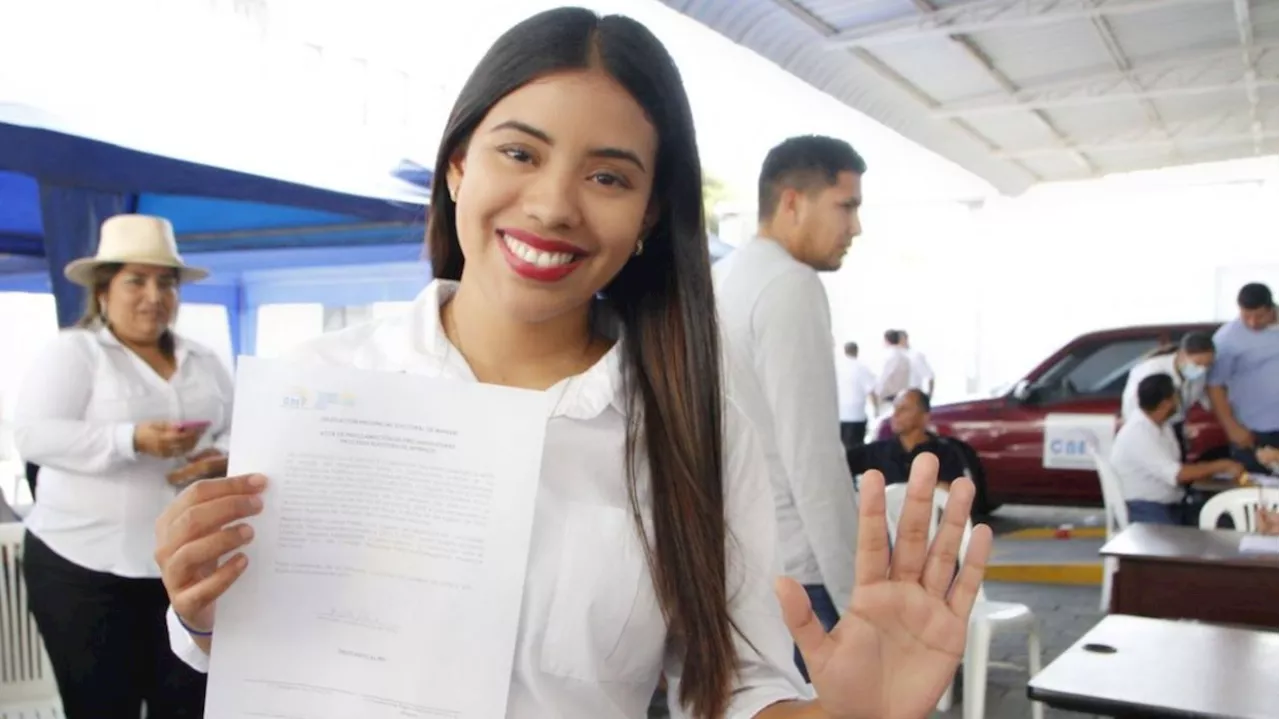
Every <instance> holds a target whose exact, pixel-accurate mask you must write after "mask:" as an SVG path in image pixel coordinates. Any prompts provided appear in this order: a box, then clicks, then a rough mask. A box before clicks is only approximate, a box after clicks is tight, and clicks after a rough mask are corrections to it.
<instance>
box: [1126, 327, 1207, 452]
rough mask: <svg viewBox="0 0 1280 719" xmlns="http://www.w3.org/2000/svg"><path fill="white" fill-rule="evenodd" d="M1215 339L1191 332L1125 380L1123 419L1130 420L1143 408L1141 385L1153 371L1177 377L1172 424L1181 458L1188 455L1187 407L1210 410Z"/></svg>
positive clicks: (1130, 373)
mask: <svg viewBox="0 0 1280 719" xmlns="http://www.w3.org/2000/svg"><path fill="white" fill-rule="evenodd" d="M1213 359H1214V347H1213V338H1212V337H1210V336H1209V335H1207V334H1205V333H1203V332H1190V333H1188V334H1186V335H1183V337H1182V341H1181V342H1179V343H1178V345H1177V346H1176V347H1170V348H1168V349H1165V350H1162V351H1160V352H1157V353H1156V354H1155V355H1153V356H1151V357H1148V358H1147V359H1145V360H1142V361H1141V362H1139V363H1138V364H1136V365H1134V366H1133V368H1132V369H1130V370H1129V380H1128V381H1127V382H1126V383H1125V386H1124V394H1123V395H1122V397H1121V401H1120V419H1121V420H1122V421H1128V420H1129V418H1130V417H1132V416H1133V415H1135V414H1137V413H1138V412H1140V411H1141V410H1140V409H1138V384H1139V383H1140V382H1142V380H1144V379H1146V378H1147V377H1150V376H1151V375H1153V374H1167V375H1169V376H1170V377H1172V378H1173V386H1174V390H1175V391H1176V392H1177V394H1178V399H1179V407H1178V411H1177V413H1176V414H1174V416H1173V419H1172V420H1171V422H1170V426H1171V427H1172V428H1173V434H1174V436H1175V437H1177V438H1178V446H1179V447H1180V448H1181V450H1182V454H1181V455H1180V458H1181V459H1186V456H1187V439H1186V436H1185V435H1184V434H1183V431H1182V425H1183V422H1185V421H1186V412H1185V408H1188V407H1190V406H1191V405H1193V404H1196V403H1199V404H1200V405H1201V406H1202V407H1204V408H1205V409H1209V400H1208V398H1207V397H1206V396H1205V380H1206V378H1207V377H1208V374H1209V367H1211V366H1213Z"/></svg>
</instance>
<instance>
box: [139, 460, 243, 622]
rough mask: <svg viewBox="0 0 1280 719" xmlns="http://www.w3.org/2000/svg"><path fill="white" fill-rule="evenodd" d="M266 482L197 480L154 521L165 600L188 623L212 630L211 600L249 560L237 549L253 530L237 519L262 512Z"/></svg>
mask: <svg viewBox="0 0 1280 719" xmlns="http://www.w3.org/2000/svg"><path fill="white" fill-rule="evenodd" d="M266 486H267V480H266V477H263V476H262V475H256V474H255V475H245V476H241V477H229V478H226V479H207V480H204V481H201V482H197V483H195V484H193V485H191V486H190V487H187V488H186V489H185V490H184V491H183V492H182V494H180V495H178V498H177V499H175V500H174V501H173V503H172V504H170V505H169V507H168V508H167V509H165V511H164V513H163V514H161V515H160V518H159V519H157V520H156V563H157V564H159V565H160V574H161V577H162V578H163V579H164V586H165V590H166V591H168V593H169V603H170V604H172V605H173V609H174V611H175V612H177V614H178V617H179V618H180V619H182V621H183V623H185V624H186V625H187V627H188V628H190V629H196V630H198V631H202V632H203V631H212V630H213V607H214V602H215V601H217V599H218V597H220V596H222V594H223V592H225V591H227V587H230V586H231V585H232V583H234V582H235V581H236V579H237V578H238V577H239V576H240V575H241V574H242V573H243V572H244V569H245V567H246V566H247V565H248V559H247V558H246V557H245V556H244V554H243V553H241V552H239V551H237V550H239V549H240V548H241V547H243V546H245V545H246V544H248V543H249V542H250V541H251V540H252V539H253V530H252V528H251V527H249V526H248V525H247V524H244V523H243V522H242V521H241V520H244V519H246V518H248V517H252V516H254V515H256V514H258V513H259V512H261V511H262V490H263V489H264V488H265V487H266ZM232 552H234V554H233V555H232V556H231V558H230V559H228V560H227V561H225V562H221V563H220V560H221V559H222V557H224V556H225V555H227V554H230V553H232Z"/></svg>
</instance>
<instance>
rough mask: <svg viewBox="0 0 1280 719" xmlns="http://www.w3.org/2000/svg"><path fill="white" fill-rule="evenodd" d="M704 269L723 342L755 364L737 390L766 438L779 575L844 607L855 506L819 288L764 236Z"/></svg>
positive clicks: (808, 271)
mask: <svg viewBox="0 0 1280 719" xmlns="http://www.w3.org/2000/svg"><path fill="white" fill-rule="evenodd" d="M712 274H713V276H714V277H715V281H716V302H717V305H718V306H719V312H720V318H721V324H722V329H723V330H724V333H725V336H726V340H727V341H726V345H727V346H728V347H729V349H730V351H731V352H732V353H734V354H735V355H736V356H737V357H738V358H739V362H740V363H741V364H742V366H744V367H750V368H751V369H752V370H754V371H753V372H751V373H750V376H751V377H753V378H754V380H755V382H754V384H753V385H752V386H751V388H750V389H751V391H743V392H742V393H741V394H740V396H741V397H743V398H744V399H743V408H744V409H745V410H746V411H747V414H748V416H749V417H750V419H751V421H752V423H753V424H754V425H755V426H756V427H757V428H758V429H759V431H760V433H761V435H762V436H764V437H765V438H766V439H765V444H766V447H765V455H766V457H767V458H768V459H769V461H770V464H769V473H770V475H771V478H772V480H773V484H774V502H775V503H776V505H777V512H778V534H779V538H780V541H781V543H782V545H781V546H782V556H783V559H784V566H785V570H786V573H787V575H788V576H790V577H791V578H793V579H795V580H796V581H798V582H800V583H802V584H809V585H823V586H825V587H826V588H827V591H828V593H830V594H831V598H832V599H833V600H834V601H835V605H836V607H837V608H838V609H841V610H842V609H843V608H844V607H846V606H848V602H849V598H850V596H851V595H852V593H853V562H854V550H855V546H856V544H857V540H856V537H857V527H858V510H857V500H856V498H855V496H854V490H853V475H852V474H850V472H849V461H848V459H847V457H846V456H845V449H844V444H843V443H842V442H841V441H840V415H839V410H838V408H837V402H836V393H837V391H836V373H835V365H833V364H832V362H831V355H832V352H833V349H834V348H833V345H834V341H833V339H832V335H831V308H830V306H829V305H828V303H827V293H826V290H825V289H824V288H823V286H822V281H821V280H820V279H819V278H818V273H817V272H815V271H814V270H813V269H812V268H810V267H808V266H807V265H804V264H802V263H800V262H798V261H796V260H795V259H794V258H792V257H791V255H790V254H788V253H787V251H786V250H785V249H783V248H782V246H780V245H778V244H777V243H776V242H773V241H772V240H767V239H755V240H753V241H751V242H749V243H747V244H745V245H743V246H741V247H739V248H738V249H737V250H736V251H734V253H733V254H731V255H729V256H728V257H726V258H725V259H723V260H721V261H719V262H717V263H716V264H715V266H714V267H712ZM747 381H749V380H747ZM770 441H772V443H773V445H774V446H772V447H770V446H768V445H769V443H770Z"/></svg>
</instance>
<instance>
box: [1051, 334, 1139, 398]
mask: <svg viewBox="0 0 1280 719" xmlns="http://www.w3.org/2000/svg"><path fill="white" fill-rule="evenodd" d="M1160 344H1161V343H1160V338H1157V337H1134V338H1128V339H1122V340H1117V341H1114V342H1097V343H1090V344H1085V345H1081V346H1079V347H1077V348H1076V349H1075V350H1073V351H1072V352H1071V353H1070V354H1068V355H1067V356H1065V357H1063V358H1062V359H1061V360H1059V361H1058V362H1057V363H1056V364H1054V365H1053V367H1051V368H1050V369H1049V371H1047V372H1045V373H1044V375H1042V376H1041V378H1040V381H1038V382H1037V383H1036V385H1037V389H1038V390H1039V393H1040V394H1041V396H1042V397H1043V398H1044V399H1046V400H1054V399H1069V398H1072V397H1119V396H1120V394H1121V393H1122V392H1123V391H1124V385H1125V381H1126V380H1127V379H1128V376H1129V370H1130V369H1131V368H1132V367H1133V365H1135V364H1137V362H1138V361H1140V360H1142V359H1143V358H1145V357H1146V356H1147V355H1148V353H1150V352H1151V351H1152V350H1154V349H1156V348H1157V347H1158V346H1159V345H1160Z"/></svg>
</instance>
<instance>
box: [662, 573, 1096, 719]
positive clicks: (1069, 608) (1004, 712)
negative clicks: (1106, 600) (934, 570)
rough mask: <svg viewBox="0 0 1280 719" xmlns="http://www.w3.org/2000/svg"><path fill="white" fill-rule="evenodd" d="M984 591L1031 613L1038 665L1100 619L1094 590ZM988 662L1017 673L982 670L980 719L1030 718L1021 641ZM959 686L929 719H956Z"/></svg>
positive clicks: (1009, 639) (1005, 643)
mask: <svg viewBox="0 0 1280 719" xmlns="http://www.w3.org/2000/svg"><path fill="white" fill-rule="evenodd" d="M984 589H985V590H986V593H987V598H988V599H991V600H997V601H1006V602H1021V603H1023V604H1026V605H1027V606H1029V607H1030V608H1031V610H1032V611H1033V612H1034V613H1035V615H1036V617H1037V619H1039V621H1040V643H1041V646H1042V647H1043V650H1044V655H1043V657H1041V661H1042V663H1043V664H1044V665H1047V664H1048V663H1049V662H1051V661H1053V660H1054V659H1055V658H1056V657H1057V656H1058V655H1060V654H1062V653H1063V652H1064V651H1066V650H1067V649H1068V648H1069V647H1070V646H1071V645H1072V644H1074V643H1075V641H1076V640H1077V639H1079V638H1080V637H1081V636H1082V635H1083V634H1084V633H1085V632H1086V631H1088V630H1089V629H1091V628H1092V627H1093V625H1095V624H1097V623H1098V622H1099V621H1100V620H1101V619H1102V612H1100V611H1098V599H1099V589H1098V588H1097V587H1073V586H1061V585H1047V584H1002V583H996V582H988V583H987V584H986V585H985V587H984ZM991 660H992V662H996V663H1001V664H1010V665H1015V666H1016V667H1017V668H1006V667H1003V666H991V667H990V668H989V669H988V672H987V697H986V707H985V711H984V712H983V717H984V719H1027V718H1028V717H1030V716H1031V702H1030V701H1029V700H1028V699H1027V686H1026V685H1027V678H1028V677H1027V669H1026V667H1027V648H1026V636H1025V635H1018V634H1009V635H997V636H996V637H995V638H994V640H993V641H992V645H991ZM962 671H963V670H962ZM960 684H961V681H960V677H959V676H957V678H956V691H955V692H954V704H953V706H952V707H951V709H950V710H949V711H947V712H946V713H942V712H935V714H934V716H935V717H948V718H955V719H958V718H959V717H961V716H962V710H963V701H964V699H963V694H962V693H961V691H960ZM667 716H668V715H667V713H666V711H665V709H664V708H662V707H660V706H655V708H654V709H653V710H651V711H650V713H649V717H650V719H666V717H667ZM1072 716H1079V715H1076V714H1072V713H1070V712H1060V711H1057V710H1053V709H1046V710H1045V717H1046V719H1057V718H1060V719H1066V718H1067V717H1072Z"/></svg>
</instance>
